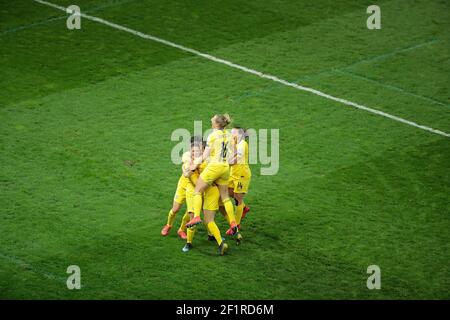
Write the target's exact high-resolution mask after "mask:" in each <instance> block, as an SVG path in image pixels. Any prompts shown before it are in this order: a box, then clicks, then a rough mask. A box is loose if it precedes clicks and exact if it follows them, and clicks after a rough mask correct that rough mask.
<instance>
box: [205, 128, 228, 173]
mask: <svg viewBox="0 0 450 320" xmlns="http://www.w3.org/2000/svg"><path fill="white" fill-rule="evenodd" d="M206 146H207V147H208V148H210V150H211V152H210V154H209V159H208V162H209V163H214V164H227V165H228V158H229V157H230V156H231V155H232V151H233V149H234V139H233V136H232V135H231V133H230V132H229V131H228V130H227V129H222V130H219V129H215V130H214V131H213V132H212V133H211V134H210V135H209V136H208V139H207V140H206Z"/></svg>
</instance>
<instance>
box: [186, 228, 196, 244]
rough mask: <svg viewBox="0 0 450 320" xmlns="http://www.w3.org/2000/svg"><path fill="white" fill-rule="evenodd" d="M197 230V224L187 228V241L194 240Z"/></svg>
mask: <svg viewBox="0 0 450 320" xmlns="http://www.w3.org/2000/svg"><path fill="white" fill-rule="evenodd" d="M196 230H197V228H196V227H195V226H193V227H192V228H189V229H188V230H187V240H186V242H187V243H192V240H194V236H195V231H196Z"/></svg>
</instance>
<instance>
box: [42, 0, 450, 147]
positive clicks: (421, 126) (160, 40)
mask: <svg viewBox="0 0 450 320" xmlns="http://www.w3.org/2000/svg"><path fill="white" fill-rule="evenodd" d="M33 1H35V2H38V3H40V4H43V5H46V6H49V7H53V8H55V9H58V10H61V11H64V12H66V8H65V7H62V6H59V5H57V4H54V3H50V2H47V1H44V0H33ZM80 16H81V17H83V18H85V19H88V20H91V21H95V22H98V23H101V24H104V25H107V26H109V27H111V28H114V29H117V30H121V31H125V32H128V33H131V34H133V35H135V36H138V37H141V38H143V39H147V40H152V41H155V42H159V43H162V44H164V45H166V46H169V47H173V48H176V49H179V50H182V51H185V52H189V53H191V54H193V55H196V56H199V57H202V58H205V59H208V60H210V61H214V62H217V63H221V64H224V65H227V66H229V67H231V68H235V69H238V70H241V71H244V72H247V73H250V74H254V75H256V76H258V77H260V78H264V79H268V80H272V81H275V82H278V83H281V84H284V85H285V86H288V87H292V88H295V89H297V90H301V91H306V92H310V93H313V94H315V95H318V96H320V97H323V98H326V99H329V100H333V101H336V102H339V103H342V104H345V105H347V106H350V107H354V108H357V109H360V110H364V111H367V112H370V113H373V114H376V115H379V116H382V117H385V118H389V119H391V120H395V121H398V122H401V123H404V124H407V125H410V126H412V127H416V128H419V129H422V130H425V131H428V132H432V133H434V134H438V135H441V136H444V137H447V138H450V134H449V133H446V132H444V131H441V130H437V129H433V128H430V127H427V126H424V125H421V124H418V123H416V122H413V121H409V120H406V119H403V118H400V117H397V116H394V115H391V114H389V113H386V112H383V111H380V110H377V109H373V108H369V107H366V106H364V105H361V104H358V103H355V102H352V101H349V100H345V99H342V98H338V97H334V96H332V95H329V94H327V93H324V92H322V91H319V90H316V89H313V88H309V87H304V86H301V85H298V84H296V83H293V82H289V81H286V80H283V79H280V78H278V77H276V76H273V75H270V74H265V73H262V72H260V71H257V70H253V69H250V68H247V67H244V66H241V65H239V64H235V63H233V62H231V61H228V60H224V59H221V58H217V57H214V56H212V55H209V54H206V53H203V52H200V51H197V50H195V49H191V48H188V47H184V46H182V45H179V44H176V43H174V42H171V41H167V40H164V39H161V38H158V37H155V36H152V35H149V34H145V33H142V32H140V31H136V30H133V29H130V28H127V27H124V26H121V25H118V24H115V23H113V22H109V21H107V20H104V19H101V18H97V17H94V16H91V15H87V14H85V13H82V12H80Z"/></svg>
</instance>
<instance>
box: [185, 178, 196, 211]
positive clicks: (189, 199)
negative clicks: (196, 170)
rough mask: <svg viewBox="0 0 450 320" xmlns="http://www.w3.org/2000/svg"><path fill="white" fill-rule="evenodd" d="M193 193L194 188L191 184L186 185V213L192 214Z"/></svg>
mask: <svg viewBox="0 0 450 320" xmlns="http://www.w3.org/2000/svg"><path fill="white" fill-rule="evenodd" d="M194 191H195V186H194V185H193V184H192V182H190V183H188V184H187V185H186V210H187V212H194Z"/></svg>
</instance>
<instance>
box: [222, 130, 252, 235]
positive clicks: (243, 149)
mask: <svg viewBox="0 0 450 320" xmlns="http://www.w3.org/2000/svg"><path fill="white" fill-rule="evenodd" d="M231 134H232V135H233V138H234V139H235V141H236V152H235V155H234V158H233V159H232V160H231V163H232V165H231V169H230V180H229V184H228V187H229V193H230V195H232V196H233V198H234V199H236V223H237V225H238V227H239V228H240V224H241V219H242V215H243V212H244V208H245V204H244V197H245V195H246V194H247V193H248V188H249V186H250V180H251V177H252V172H251V170H250V166H249V165H248V143H247V141H245V131H244V129H242V128H240V127H234V128H233V129H231Z"/></svg>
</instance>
